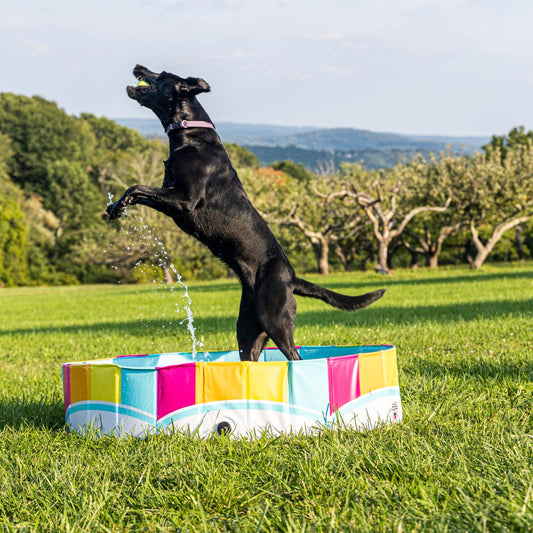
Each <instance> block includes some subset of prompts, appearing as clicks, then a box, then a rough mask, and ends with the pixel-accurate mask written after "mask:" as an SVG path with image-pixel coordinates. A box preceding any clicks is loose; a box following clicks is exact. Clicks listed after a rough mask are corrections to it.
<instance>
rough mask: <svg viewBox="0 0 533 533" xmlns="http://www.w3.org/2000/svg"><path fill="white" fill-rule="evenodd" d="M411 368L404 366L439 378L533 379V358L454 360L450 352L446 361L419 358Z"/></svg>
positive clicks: (415, 371)
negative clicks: (517, 359) (519, 359)
mask: <svg viewBox="0 0 533 533" xmlns="http://www.w3.org/2000/svg"><path fill="white" fill-rule="evenodd" d="M410 366H411V369H408V368H407V367H404V369H403V370H404V371H405V370H407V371H408V372H409V373H411V370H412V372H413V373H414V374H423V375H425V376H428V377H436V378H440V377H443V376H451V377H456V378H459V379H460V380H463V379H474V380H482V381H484V380H490V381H492V380H501V379H506V378H511V379H512V380H513V381H514V380H516V381H533V360H529V361H528V360H523V361H519V362H517V361H502V360H501V359H498V358H494V359H493V360H487V359H483V360H476V361H473V360H472V359H468V360H464V359H461V360H454V355H453V354H450V356H449V358H448V360H447V361H445V362H443V361H432V360H430V359H424V358H421V359H419V360H417V361H416V365H410Z"/></svg>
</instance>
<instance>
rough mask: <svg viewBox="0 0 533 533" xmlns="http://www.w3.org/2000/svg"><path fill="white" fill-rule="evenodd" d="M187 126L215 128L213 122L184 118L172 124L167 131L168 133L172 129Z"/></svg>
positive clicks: (185, 127)
mask: <svg viewBox="0 0 533 533" xmlns="http://www.w3.org/2000/svg"><path fill="white" fill-rule="evenodd" d="M187 128H209V129H212V130H214V129H215V126H214V125H213V124H211V122H205V121H204V120H182V121H181V122H175V123H174V124H171V125H170V126H168V128H167V129H166V130H165V131H166V132H167V135H168V134H169V133H170V132H171V131H172V130H177V129H187Z"/></svg>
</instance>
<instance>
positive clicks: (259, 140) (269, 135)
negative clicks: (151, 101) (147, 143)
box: [115, 118, 316, 145]
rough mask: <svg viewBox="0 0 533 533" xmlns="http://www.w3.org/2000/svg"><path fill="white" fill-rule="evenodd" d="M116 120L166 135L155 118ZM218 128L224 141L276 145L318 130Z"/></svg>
mask: <svg viewBox="0 0 533 533" xmlns="http://www.w3.org/2000/svg"><path fill="white" fill-rule="evenodd" d="M115 122H117V123H118V124H120V125H121V126H124V127H126V128H131V129H134V130H137V131H138V132H139V133H141V134H142V135H145V136H146V137H164V136H165V132H164V131H163V127H162V126H161V123H160V122H159V120H157V119H155V118H154V119H151V118H117V119H115ZM216 128H217V132H218V134H219V135H220V137H221V138H222V140H223V141H224V142H227V143H237V144H265V145H275V141H274V140H275V139H276V138H278V137H287V136H290V135H297V134H300V133H306V132H310V131H314V130H316V128H312V127H307V128H305V127H298V126H271V125H269V124H238V123H235V122H217V123H216ZM272 143H274V144H272Z"/></svg>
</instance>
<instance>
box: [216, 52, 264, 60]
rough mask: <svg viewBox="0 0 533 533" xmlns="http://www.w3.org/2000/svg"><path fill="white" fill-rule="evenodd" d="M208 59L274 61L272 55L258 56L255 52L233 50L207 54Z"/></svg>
mask: <svg viewBox="0 0 533 533" xmlns="http://www.w3.org/2000/svg"><path fill="white" fill-rule="evenodd" d="M207 57H208V58H209V59H220V60H222V61H241V60H248V59H259V60H262V61H264V60H267V59H274V55H273V54H258V53H255V52H249V51H248V50H233V52H227V53H217V54H209V55H208V56H207Z"/></svg>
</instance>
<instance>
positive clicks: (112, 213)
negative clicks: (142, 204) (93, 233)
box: [106, 200, 126, 220]
mask: <svg viewBox="0 0 533 533" xmlns="http://www.w3.org/2000/svg"><path fill="white" fill-rule="evenodd" d="M125 207H126V204H124V202H122V201H120V200H119V201H118V202H115V203H113V204H109V205H108V206H107V209H106V212H107V216H108V218H109V220H116V219H117V218H120V215H122V213H123V212H124V208H125Z"/></svg>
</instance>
